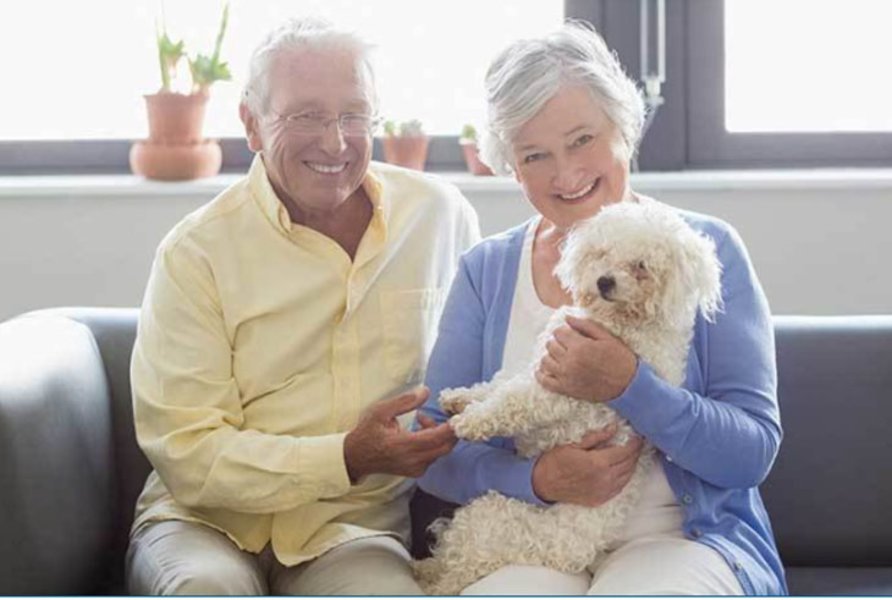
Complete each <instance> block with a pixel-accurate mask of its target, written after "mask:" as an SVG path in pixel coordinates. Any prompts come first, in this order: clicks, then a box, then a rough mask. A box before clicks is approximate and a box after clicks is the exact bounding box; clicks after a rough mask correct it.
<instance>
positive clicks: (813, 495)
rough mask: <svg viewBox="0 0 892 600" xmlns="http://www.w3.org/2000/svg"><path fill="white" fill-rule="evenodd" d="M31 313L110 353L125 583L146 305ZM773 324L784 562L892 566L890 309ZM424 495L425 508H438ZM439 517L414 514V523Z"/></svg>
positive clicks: (117, 567) (140, 469)
mask: <svg viewBox="0 0 892 600" xmlns="http://www.w3.org/2000/svg"><path fill="white" fill-rule="evenodd" d="M28 317H29V318H51V319H54V320H57V321H58V320H59V319H60V318H64V319H70V320H73V321H75V322H77V323H80V324H83V325H85V326H86V327H87V328H89V330H90V331H91V332H92V335H93V337H94V338H95V347H96V348H98V352H99V354H100V355H101V357H102V361H103V364H104V367H105V375H106V377H107V396H108V398H109V399H110V401H111V407H110V413H109V414H110V427H111V430H112V456H111V457H110V460H109V463H108V468H110V469H111V470H112V472H113V473H114V480H115V481H114V484H113V490H114V498H113V499H112V504H113V506H112V507H111V512H110V523H109V524H110V526H111V527H112V529H113V532H112V534H111V535H112V540H111V551H110V557H111V558H110V562H111V565H110V567H111V570H112V573H113V577H114V578H118V579H117V580H115V581H112V582H111V585H112V589H115V588H118V589H121V588H120V587H119V586H120V583H121V582H120V580H119V578H120V575H121V574H122V572H123V568H122V566H123V556H124V551H125V549H126V545H127V537H128V531H129V527H130V523H131V521H132V518H133V510H134V505H135V502H136V498H137V496H138V494H139V492H140V491H141V489H142V487H143V484H144V482H145V478H146V476H147V475H148V473H149V470H150V466H149V464H148V462H147V461H146V459H145V457H144V456H143V454H142V453H141V451H140V450H139V448H138V447H137V445H136V441H135V436H134V431H133V412H132V401H131V393H130V370H129V363H130V356H131V353H132V349H133V342H134V339H135V335H136V323H137V318H138V312H137V311H136V310H135V309H98V308H70V309H52V310H47V311H38V312H36V313H31V314H30V315H28ZM775 331H776V340H777V359H778V371H779V390H778V394H779V399H780V405H781V417H782V422H783V427H784V434H785V436H784V440H783V443H782V445H781V451H780V454H779V456H778V459H777V462H776V464H775V466H774V469H773V470H772V473H771V475H770V476H769V478H768V480H767V481H766V482H765V484H764V485H763V486H762V495H763V498H764V499H765V503H766V506H767V508H768V512H769V514H770V516H771V519H772V524H773V526H774V531H775V535H776V538H777V541H778V546H779V548H780V551H781V556H782V558H783V560H784V563H785V564H787V565H788V566H809V565H810V566H821V565H834V566H843V565H845V566H855V565H863V566H869V565H874V566H875V565H886V566H888V565H892V519H890V518H888V511H889V508H888V507H889V506H892V470H890V469H889V467H887V466H886V461H887V460H888V458H889V457H892V442H890V439H892V436H890V428H892V401H890V400H892V398H890V396H892V392H890V390H892V316H877V317H776V318H775ZM94 383H95V382H94ZM103 393H106V392H104V391H103ZM417 500H419V499H418V498H416V502H414V503H413V506H414V507H415V508H416V509H418V507H424V508H422V509H421V511H423V512H433V510H434V509H433V508H431V507H432V506H441V505H440V504H437V503H433V504H431V503H426V502H418V501H417ZM416 512H418V511H417V510H416ZM430 519H431V515H428V514H413V522H414V523H426V522H430ZM0 591H2V590H0ZM51 593H52V592H51ZM79 593H84V592H83V591H81V592H79Z"/></svg>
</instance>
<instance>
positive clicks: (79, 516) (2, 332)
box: [0, 316, 114, 595]
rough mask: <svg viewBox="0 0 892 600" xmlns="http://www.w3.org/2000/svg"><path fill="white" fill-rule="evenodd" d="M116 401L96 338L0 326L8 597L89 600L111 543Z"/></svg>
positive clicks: (61, 329) (37, 325) (0, 545)
mask: <svg viewBox="0 0 892 600" xmlns="http://www.w3.org/2000/svg"><path fill="white" fill-rule="evenodd" d="M111 435H112V431H111V420H110V414H109V391H108V384H107V381H106V376H105V370H104V368H103V364H102V359H101V357H100V354H99V351H98V349H97V346H96V342H95V340H94V338H93V336H92V334H91V333H90V330H89V329H88V328H87V327H85V326H84V325H82V324H80V323H77V322H75V321H72V320H70V319H66V318H61V317H54V316H26V317H21V318H18V319H13V320H11V321H7V322H6V323H3V324H0V515H2V522H3V529H2V533H0V595H3V594H53V595H61V594H88V593H91V592H93V591H94V590H96V589H97V588H98V587H99V586H101V585H102V580H103V577H104V575H105V573H106V569H107V562H108V553H109V546H110V544H109V540H110V539H111V536H112V528H111V522H110V520H111V515H112V508H113V507H112V502H113V498H114V495H113V481H112V478H113V475H112V473H113V471H112V463H111V461H112V442H111Z"/></svg>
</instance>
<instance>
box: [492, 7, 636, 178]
mask: <svg viewBox="0 0 892 600" xmlns="http://www.w3.org/2000/svg"><path fill="white" fill-rule="evenodd" d="M564 85H581V86H584V87H587V88H588V89H589V90H590V91H591V92H592V95H593V97H594V98H595V100H596V101H597V102H599V104H600V105H601V108H603V110H604V112H605V113H606V114H607V117H608V118H609V119H610V120H611V121H612V122H613V124H614V125H616V127H617V129H618V130H619V134H620V137H621V139H620V140H617V141H618V142H620V144H619V145H620V146H621V147H624V148H623V149H624V150H625V152H627V154H628V157H629V158H631V157H632V156H633V155H634V153H635V151H636V150H637V148H638V142H639V139H640V137H641V127H642V125H643V123H644V116H645V109H644V100H643V99H642V96H641V93H640V92H639V90H638V88H637V87H636V85H635V82H634V81H633V80H632V79H631V78H630V77H629V76H628V75H626V73H625V71H624V70H623V68H622V65H620V62H619V59H618V58H617V57H616V55H615V53H613V52H612V51H611V50H610V49H609V48H608V47H607V44H606V43H605V42H604V40H603V38H601V36H600V35H598V33H597V32H596V31H595V30H594V28H592V27H591V26H590V25H589V24H587V23H584V22H579V21H568V22H567V23H565V24H564V25H563V26H562V27H561V28H560V29H558V30H557V31H555V32H553V33H550V34H548V35H545V36H543V37H541V38H533V39H524V40H519V41H517V42H514V43H513V44H511V45H510V46H508V47H507V48H505V49H504V50H503V51H502V52H501V53H500V54H499V55H498V56H496V58H495V59H494V60H493V62H492V64H491V65H490V67H489V70H488V71H487V73H486V83H485V87H486V100H487V126H486V131H485V132H484V135H483V139H482V140H481V149H480V154H481V158H482V159H483V161H484V162H485V163H487V164H488V165H489V166H490V167H492V168H493V170H494V171H496V173H500V174H502V175H507V174H510V173H512V172H513V165H512V163H513V160H512V152H511V144H512V142H513V140H514V136H515V135H516V134H517V132H518V131H519V130H520V129H521V128H522V127H523V126H524V125H525V124H526V123H527V121H529V120H530V119H531V118H533V116H535V115H536V113H538V112H539V111H540V110H541V109H542V107H543V106H545V104H546V103H547V102H548V101H549V100H550V99H551V98H552V97H554V95H555V94H556V93H557V92H558V91H559V90H560V88H561V87H562V86H564Z"/></svg>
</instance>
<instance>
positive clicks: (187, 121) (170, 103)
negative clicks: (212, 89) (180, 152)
mask: <svg viewBox="0 0 892 600" xmlns="http://www.w3.org/2000/svg"><path fill="white" fill-rule="evenodd" d="M144 98H145V99H146V110H147V111H148V115H149V139H150V140H152V141H153V142H155V143H167V144H194V143H196V142H200V141H201V140H202V138H203V137H204V136H202V134H201V129H202V127H203V125H204V110H205V107H206V106H207V103H208V96H207V94H177V93H173V92H159V93H157V94H146V95H145V96H144Z"/></svg>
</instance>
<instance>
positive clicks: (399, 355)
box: [381, 288, 446, 386]
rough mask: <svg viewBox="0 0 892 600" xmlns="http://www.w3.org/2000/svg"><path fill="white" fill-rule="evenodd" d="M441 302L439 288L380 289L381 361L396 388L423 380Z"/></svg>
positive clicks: (444, 298)
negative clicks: (382, 343)
mask: <svg viewBox="0 0 892 600" xmlns="http://www.w3.org/2000/svg"><path fill="white" fill-rule="evenodd" d="M445 300H446V290H445V289H441V288H421V289H411V290H382V292H381V323H382V329H383V331H382V333H383V338H384V362H385V367H386V369H387V371H388V373H389V375H390V376H391V377H392V378H393V379H394V381H395V382H396V383H397V385H401V386H411V385H416V384H419V383H421V382H422V381H423V380H424V372H425V370H426V369H427V359H428V357H429V356H430V353H431V350H432V349H433V347H434V341H435V340H436V337H437V323H438V322H439V320H440V314H441V313H442V311H443V304H444V302H445Z"/></svg>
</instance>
